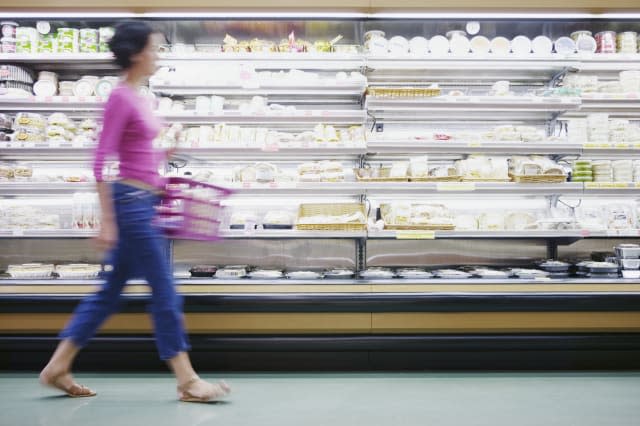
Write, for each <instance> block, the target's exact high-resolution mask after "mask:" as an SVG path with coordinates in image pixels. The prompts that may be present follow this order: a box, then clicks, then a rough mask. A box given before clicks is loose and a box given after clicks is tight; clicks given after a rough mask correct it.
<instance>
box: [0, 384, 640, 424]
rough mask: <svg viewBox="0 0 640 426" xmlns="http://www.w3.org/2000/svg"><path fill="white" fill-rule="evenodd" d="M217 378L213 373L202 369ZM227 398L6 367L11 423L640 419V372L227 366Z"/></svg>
mask: <svg viewBox="0 0 640 426" xmlns="http://www.w3.org/2000/svg"><path fill="white" fill-rule="evenodd" d="M204 376H205V377H207V378H210V379H213V378H214V376H213V375H211V374H207V375H204ZM224 377H225V378H227V379H228V380H229V382H230V383H231V384H232V385H233V387H234V393H233V395H232V396H231V397H230V398H229V399H228V401H227V402H223V403H216V404H208V405H203V404H187V403H178V402H176V401H175V400H174V394H173V392H172V381H171V378H170V376H169V375H168V374H162V375H161V374H140V375H135V374H79V375H78V378H79V379H80V382H81V383H84V384H86V385H88V386H91V387H92V388H94V389H96V390H97V391H98V393H99V395H98V396H97V397H96V398H89V399H87V398H85V399H71V398H66V397H63V396H58V395H57V394H56V393H55V392H54V391H49V390H48V389H45V388H41V387H40V386H39V385H38V384H37V381H36V379H37V375H36V374H24V373H20V374H17V373H16V374H13V373H2V374H0V412H2V421H1V422H0V423H2V424H4V425H24V426H31V425H37V426H58V425H83V424H84V425H91V426H102V425H123V426H126V425H137V426H150V425H154V426H163V425H180V426H187V425H188V426H197V425H220V426H234V425H243V426H248V425H260V426H269V425H278V426H287V425H295V426H301V425H305V426H307V425H323V426H324V425H327V426H328V425H331V426H340V425H350V426H351V425H367V426H371V425H394V426H406V425H421V426H425V425H429V426H436V425H437V426H440V425H491V426H498V425H518V426H524V425H545V426H551V425H562V426H568V425H580V426H588V425H598V426H604V425H606V426H616V425H625V426H626V425H638V424H640V420H638V419H640V373H464V374H463V373H433V374H428V373H407V374H400V373H389V374H225V375H224Z"/></svg>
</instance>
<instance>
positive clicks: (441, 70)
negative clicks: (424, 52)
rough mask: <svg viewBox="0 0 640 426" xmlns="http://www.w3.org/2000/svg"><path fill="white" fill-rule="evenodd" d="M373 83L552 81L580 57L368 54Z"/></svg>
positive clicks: (370, 80) (573, 67) (369, 72)
mask: <svg viewBox="0 0 640 426" xmlns="http://www.w3.org/2000/svg"><path fill="white" fill-rule="evenodd" d="M366 60H367V68H368V73H367V76H368V78H369V83H370V84H373V85H375V84H390V85H393V84H402V85H407V84H408V83H407V82H430V83H433V82H448V81H461V80H464V81H486V82H495V81H496V80H510V81H521V82H545V83H546V82H548V81H550V80H551V79H552V78H553V77H554V76H555V75H556V74H558V73H560V72H562V71H564V70H565V69H576V68H577V66H578V62H577V61H576V60H569V59H565V58H564V57H562V56H559V55H554V56H551V57H545V58H526V59H524V58H516V57H513V56H512V57H495V56H476V55H469V56H466V57H451V56H448V57H429V56H425V57H410V56H409V57H407V56H398V57H380V56H367V58H366Z"/></svg>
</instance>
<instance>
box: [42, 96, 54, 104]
mask: <svg viewBox="0 0 640 426" xmlns="http://www.w3.org/2000/svg"><path fill="white" fill-rule="evenodd" d="M44 101H45V102H46V103H51V102H53V96H46V97H45V98H44Z"/></svg>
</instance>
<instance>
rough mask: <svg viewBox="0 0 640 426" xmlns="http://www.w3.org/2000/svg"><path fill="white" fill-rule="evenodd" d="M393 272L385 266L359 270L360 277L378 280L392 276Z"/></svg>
mask: <svg viewBox="0 0 640 426" xmlns="http://www.w3.org/2000/svg"><path fill="white" fill-rule="evenodd" d="M394 276H395V274H394V273H393V271H392V270H390V269H387V268H369V269H366V270H364V271H360V278H363V279H371V280H380V279H389V278H393V277H394Z"/></svg>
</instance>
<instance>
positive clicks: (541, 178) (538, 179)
mask: <svg viewBox="0 0 640 426" xmlns="http://www.w3.org/2000/svg"><path fill="white" fill-rule="evenodd" d="M510 176H511V179H512V180H513V181H514V182H517V183H564V182H566V181H567V176H566V175H545V174H542V175H510Z"/></svg>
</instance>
